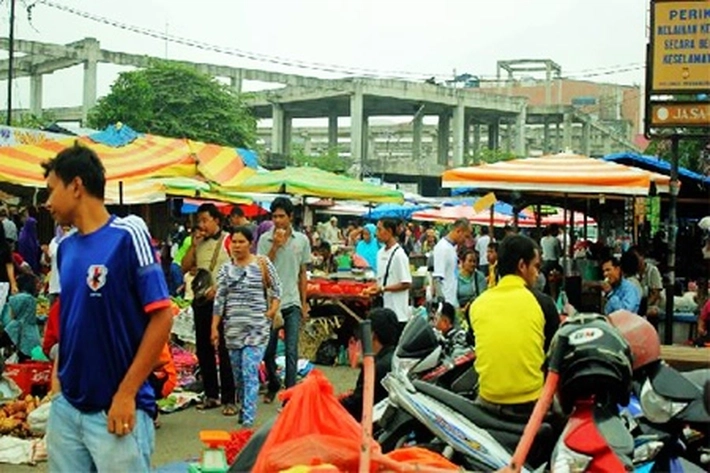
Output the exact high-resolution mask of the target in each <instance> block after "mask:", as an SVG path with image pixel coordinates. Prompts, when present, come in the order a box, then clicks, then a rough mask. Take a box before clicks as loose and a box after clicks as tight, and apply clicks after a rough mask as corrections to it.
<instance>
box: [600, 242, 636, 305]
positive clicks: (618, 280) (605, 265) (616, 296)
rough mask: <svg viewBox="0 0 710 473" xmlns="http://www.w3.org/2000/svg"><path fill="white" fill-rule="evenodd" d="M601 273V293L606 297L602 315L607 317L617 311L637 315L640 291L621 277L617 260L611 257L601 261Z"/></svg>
mask: <svg viewBox="0 0 710 473" xmlns="http://www.w3.org/2000/svg"><path fill="white" fill-rule="evenodd" d="M602 272H603V274H604V282H603V283H602V291H604V296H605V297H606V304H605V306H604V313H605V314H607V315H609V314H611V313H612V312H616V311H617V310H628V311H629V312H633V313H634V314H638V312H639V306H640V305H641V291H640V290H639V289H638V288H636V286H634V285H633V283H632V282H631V281H629V280H628V279H626V278H625V277H624V276H623V274H622V272H621V263H620V262H619V260H618V259H616V258H614V257H613V256H610V257H607V258H606V259H605V260H604V261H602Z"/></svg>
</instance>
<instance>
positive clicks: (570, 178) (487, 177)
mask: <svg viewBox="0 0 710 473" xmlns="http://www.w3.org/2000/svg"><path fill="white" fill-rule="evenodd" d="M669 182H670V178H669V177H668V176H664V175H661V174H657V173H653V172H649V171H644V170H642V169H638V168H634V167H630V166H624V165H622V164H617V163H612V162H608V161H604V160H601V159H595V158H590V157H587V156H581V155H576V154H555V155H549V156H542V157H539V158H522V159H513V160H510V161H500V162H497V163H492V164H482V165H480V166H472V167H463V168H456V169H450V170H448V171H445V172H444V174H443V175H442V186H443V187H448V188H457V187H475V188H479V189H485V190H508V191H522V192H538V193H546V194H551V193H556V194H611V195H614V194H618V195H648V194H649V191H650V189H651V184H655V185H656V188H657V190H658V191H659V192H668V186H669Z"/></svg>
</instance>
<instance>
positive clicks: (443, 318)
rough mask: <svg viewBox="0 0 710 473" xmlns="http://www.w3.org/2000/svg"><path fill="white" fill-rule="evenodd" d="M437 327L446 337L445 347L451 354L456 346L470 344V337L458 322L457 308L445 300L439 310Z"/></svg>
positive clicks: (461, 346) (460, 346) (462, 346)
mask: <svg viewBox="0 0 710 473" xmlns="http://www.w3.org/2000/svg"><path fill="white" fill-rule="evenodd" d="M436 315H437V318H436V329H437V330H438V331H439V332H441V335H442V336H443V337H444V349H445V350H446V353H447V354H448V355H451V354H452V353H453V352H454V350H455V349H456V348H464V347H466V346H469V345H470V343H469V342H470V341H471V340H470V337H469V335H468V334H467V333H466V331H465V330H463V329H461V327H460V326H459V324H458V323H457V322H456V308H455V307H454V306H452V305H451V304H449V303H448V302H443V303H442V304H441V307H440V308H439V311H438V312H437V314H436Z"/></svg>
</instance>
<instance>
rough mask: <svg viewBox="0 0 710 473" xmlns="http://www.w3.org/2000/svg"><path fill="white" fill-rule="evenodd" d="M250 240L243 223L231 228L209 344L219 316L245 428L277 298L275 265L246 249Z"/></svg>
mask: <svg viewBox="0 0 710 473" xmlns="http://www.w3.org/2000/svg"><path fill="white" fill-rule="evenodd" d="M252 240H253V235H252V232H251V230H250V229H249V228H247V227H236V228H235V229H234V230H233V231H232V234H231V244H230V251H231V255H232V260H231V261H230V262H228V263H225V264H224V265H223V266H222V267H221V268H220V270H219V273H218V275H217V293H216V295H215V301H214V312H213V316H212V342H213V344H216V343H218V340H219V326H220V324H221V323H222V319H224V337H225V341H226V345H227V349H228V350H229V357H230V360H231V362H232V370H233V372H234V382H235V385H236V388H237V396H238V397H239V399H240V400H241V403H242V407H241V411H240V415H239V421H240V423H241V424H242V426H244V427H251V426H253V424H254V419H255V418H256V404H257V400H258V395H259V364H260V363H261V359H262V358H263V356H264V350H265V349H266V344H267V343H268V341H269V332H270V329H271V322H272V319H273V318H274V316H275V315H276V312H277V311H278V310H279V299H280V297H281V281H280V280H279V276H278V274H276V268H275V267H274V265H273V264H272V263H271V261H269V259H268V258H265V257H261V256H255V255H253V254H252V253H251V243H252ZM265 273H267V274H265ZM267 289H268V291H267ZM267 292H268V294H267Z"/></svg>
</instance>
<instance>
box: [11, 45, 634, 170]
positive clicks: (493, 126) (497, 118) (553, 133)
mask: <svg viewBox="0 0 710 473" xmlns="http://www.w3.org/2000/svg"><path fill="white" fill-rule="evenodd" d="M8 47H9V42H8V40H7V39H6V38H0V48H3V49H7V48H8ZM15 52H16V53H19V54H24V56H20V57H17V58H16V59H15V65H14V77H30V108H29V110H19V111H17V112H18V113H33V114H35V115H41V114H42V112H43V111H45V110H47V109H45V108H44V107H43V106H42V95H43V89H44V81H43V77H44V75H47V74H51V73H52V72H54V71H57V70H60V69H65V68H68V67H74V66H77V65H83V68H84V79H83V95H82V97H83V99H82V105H81V106H80V107H66V108H58V109H50V110H47V111H49V112H51V113H52V114H53V116H54V117H56V118H57V119H58V120H60V121H85V120H86V117H87V116H88V112H89V110H90V109H91V107H93V106H94V105H95V103H96V100H97V90H96V76H97V71H98V64H99V63H110V64H116V65H123V66H132V67H139V68H140V67H147V66H148V65H150V64H151V62H152V61H155V60H159V59H160V58H155V57H150V56H145V55H139V54H127V53H121V52H116V51H109V50H105V49H102V48H101V47H100V44H99V42H98V41H97V40H96V39H93V38H85V39H83V40H81V41H76V42H73V43H69V44H66V45H59V44H51V43H43V42H38V41H25V40H15ZM171 62H177V63H180V64H183V65H186V66H189V67H192V68H194V69H196V70H198V71H202V72H204V73H207V74H209V75H212V76H215V77H222V78H227V79H229V83H230V84H231V86H232V87H233V88H234V89H235V90H237V91H241V90H242V85H243V81H245V80H246V81H260V82H270V83H279V84H283V85H284V87H283V88H280V89H276V90H269V91H263V92H258V93H255V94H250V97H249V98H248V99H247V103H248V105H249V106H250V107H251V108H252V109H253V111H254V114H255V115H256V117H257V118H262V119H271V120H272V122H273V126H272V127H271V129H270V130H268V131H266V132H265V131H264V130H263V129H260V130H259V133H260V136H261V138H262V140H263V143H265V145H266V147H267V149H268V151H269V152H270V153H269V154H271V155H275V156H284V155H285V156H288V155H289V154H290V153H291V144H292V141H295V142H298V141H299V140H300V141H301V143H302V144H303V146H304V151H306V152H308V153H319V152H327V151H328V150H332V149H333V148H337V149H338V152H339V153H341V154H342V155H343V156H344V157H345V156H347V157H349V158H350V159H351V160H352V161H353V162H354V163H355V166H356V168H357V169H356V170H357V171H358V172H359V174H360V175H361V176H364V175H369V174H384V173H396V174H399V175H407V174H411V175H431V176H438V175H439V174H440V173H441V171H443V170H444V169H445V168H446V167H451V166H461V165H463V164H466V163H468V162H470V161H471V159H472V158H473V157H475V156H477V154H478V152H479V150H481V149H482V146H483V145H484V144H485V145H486V146H487V147H488V148H490V149H498V148H499V147H504V148H505V149H506V150H508V151H510V152H512V153H514V154H516V155H519V156H524V155H527V154H528V153H529V152H530V151H535V152H537V151H539V152H543V151H544V152H552V151H556V150H564V149H572V150H574V151H577V152H581V153H585V154H595V153H596V152H597V151H598V150H599V149H603V150H604V152H609V151H612V150H622V149H634V146H633V144H632V143H630V141H629V139H628V138H629V133H628V130H625V129H623V127H622V128H621V129H612V128H609V126H608V124H606V123H600V122H599V120H598V119H597V117H595V116H594V115H593V114H589V113H586V112H585V111H584V110H582V109H580V108H579V107H573V106H571V105H561V104H560V102H559V101H558V103H557V104H554V103H552V102H553V101H552V100H551V89H550V88H549V83H550V82H551V81H552V79H555V80H557V81H558V82H559V81H560V80H561V79H559V76H560V72H561V68H560V66H559V65H557V64H556V63H554V62H552V61H549V60H546V61H543V62H542V63H541V64H536V63H535V61H532V64H531V61H529V60H514V61H500V62H499V63H498V70H499V74H500V71H501V70H504V71H507V72H508V76H509V78H508V79H509V81H510V84H513V83H514V82H515V81H514V80H513V79H514V77H513V76H514V74H515V73H517V72H523V71H529V70H534V71H545V72H546V74H547V83H548V86H547V88H546V89H545V101H544V104H540V102H539V101H533V100H532V99H531V97H530V96H529V95H528V94H527V93H526V94H523V93H522V92H523V90H522V89H520V88H513V87H511V86H510V84H504V85H503V86H502V87H499V88H497V89H495V90H491V88H457V87H449V86H444V85H437V84H431V83H423V82H422V83H419V82H407V81H400V80H386V79H368V78H347V79H320V78H316V77H308V76H302V75H295V74H284V73H280V72H273V71H263V70H257V69H247V68H238V67H231V66H224V65H217V64H207V63H194V62H188V61H171ZM538 62H539V61H538ZM7 67H8V64H7V61H0V77H6V76H7ZM531 68H533V69H531ZM553 76H554V77H553ZM518 91H520V94H519V95H516V94H517V93H518ZM524 91H525V92H527V90H524ZM560 91H561V89H560V87H558V88H557V92H558V95H559V94H560V93H561V92H560ZM524 95H525V96H524ZM617 98H618V97H617ZM532 103H535V105H531V104H532ZM378 116H406V117H412V119H411V121H410V122H409V124H408V125H406V126H405V127H397V128H396V130H394V131H392V130H387V131H386V133H387V134H388V135H387V136H388V138H387V141H386V142H385V146H383V137H382V130H381V128H380V127H371V126H370V119H371V118H373V117H378ZM338 117H349V118H350V122H351V125H350V126H349V127H348V128H344V129H342V130H339V129H338ZM426 117H437V123H438V124H437V125H436V126H435V127H433V128H432V127H431V126H429V125H424V121H425V118H426ZM297 118H324V119H327V121H328V126H327V128H324V131H323V133H321V132H312V131H308V132H307V133H305V135H307V137H306V138H304V136H305V135H304V132H303V130H301V129H295V130H294V129H293V120H294V119H297ZM619 118H622V117H620V116H619ZM428 121H429V120H427V122H428ZM620 122H623V120H620ZM264 133H266V134H265V135H264ZM393 133H394V134H395V135H396V136H397V140H396V142H394V141H393V140H392V139H391V137H392V136H393V135H392V134H393ZM321 135H322V136H321ZM311 137H313V139H311ZM341 138H344V139H341ZM599 154H601V153H599Z"/></svg>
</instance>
